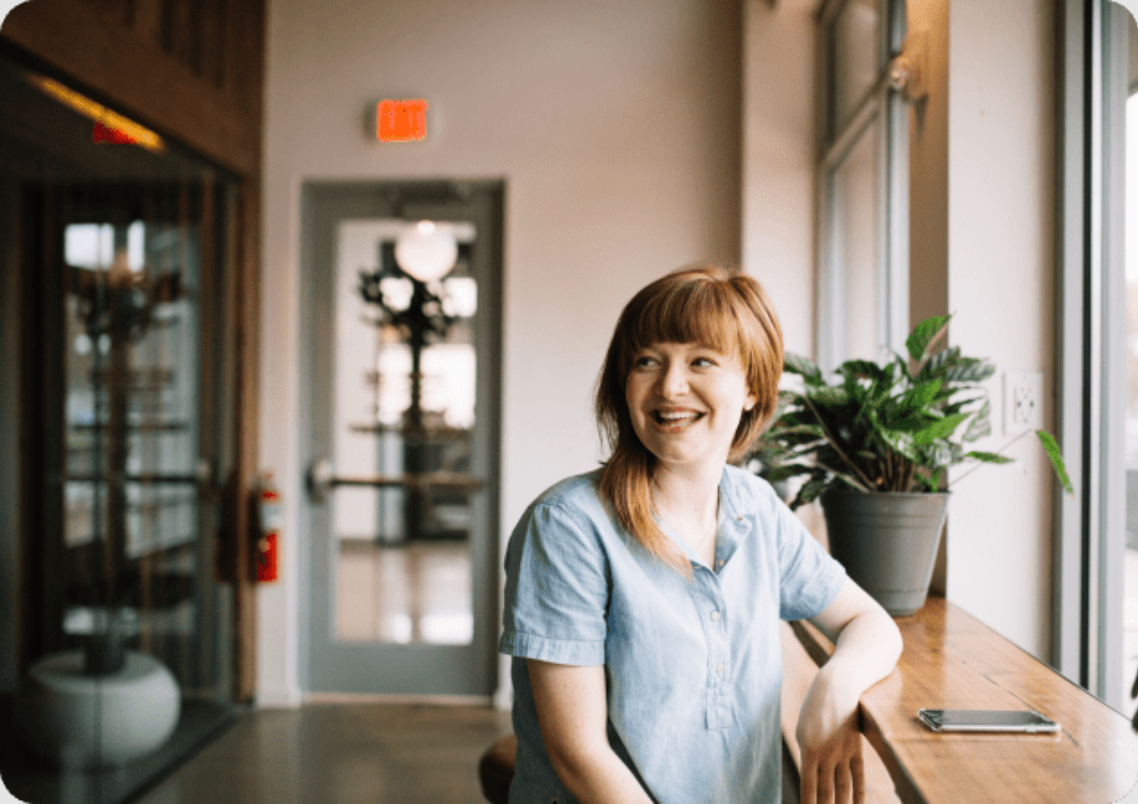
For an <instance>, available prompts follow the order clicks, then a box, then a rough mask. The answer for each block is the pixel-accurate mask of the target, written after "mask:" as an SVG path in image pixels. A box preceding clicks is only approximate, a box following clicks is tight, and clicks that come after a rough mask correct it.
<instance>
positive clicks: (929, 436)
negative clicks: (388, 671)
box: [913, 413, 971, 444]
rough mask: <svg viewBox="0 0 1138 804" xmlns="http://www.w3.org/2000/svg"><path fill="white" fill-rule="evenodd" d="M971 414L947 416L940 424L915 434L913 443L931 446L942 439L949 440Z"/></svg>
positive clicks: (936, 423) (934, 424)
mask: <svg viewBox="0 0 1138 804" xmlns="http://www.w3.org/2000/svg"><path fill="white" fill-rule="evenodd" d="M970 415H971V414H968V413H957V414H955V415H954V416H945V417H944V418H943V419H941V420H940V421H938V422H934V423H933V424H931V425H929V426H928V427H926V428H925V429H924V430H921V431H920V432H918V433H914V434H913V441H915V442H916V443H917V444H929V443H931V442H933V441H938V440H940V439H942V438H948V437H949V436H951V435H952V433H953V431H955V430H956V428H957V427H959V426H960V423H961V422H963V421H964V420H965V419H967V418H968V417H969V416H970Z"/></svg>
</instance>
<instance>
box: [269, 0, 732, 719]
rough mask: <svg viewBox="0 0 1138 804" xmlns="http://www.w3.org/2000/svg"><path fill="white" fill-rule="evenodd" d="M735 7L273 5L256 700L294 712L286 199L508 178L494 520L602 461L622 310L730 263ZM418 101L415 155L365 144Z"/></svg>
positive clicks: (628, 2) (296, 593)
mask: <svg viewBox="0 0 1138 804" xmlns="http://www.w3.org/2000/svg"><path fill="white" fill-rule="evenodd" d="M740 17H741V10H740V7H739V4H737V3H733V2H715V3H708V2H704V0H669V2H660V0H621V2H602V0H585V1H581V2H573V3H564V2H552V1H551V0H493V2H480V3H460V2H450V1H448V0H424V1H423V2H418V3H398V4H397V3H375V2H369V0H344V1H343V2H336V3H323V2H318V0H270V2H269V4H268V55H267V59H268V60H267V86H266V120H265V122H266V130H265V137H266V139H265V174H264V187H263V191H264V192H263V203H264V207H263V214H264V233H263V260H264V267H263V309H262V322H263V323H262V330H261V338H262V365H261V378H260V379H261V439H260V440H261V452H260V461H261V464H262V465H263V466H264V467H265V468H268V469H272V470H274V471H275V473H276V476H277V478H278V479H279V480H280V482H281V484H282V487H283V488H284V489H285V491H286V495H287V507H286V523H285V532H286V534H295V535H296V538H292V539H289V540H288V542H287V545H286V547H285V553H284V564H283V567H284V569H283V572H284V577H283V579H282V581H281V582H280V583H278V584H276V585H273V586H269V587H263V588H262V589H260V590H259V593H258V594H259V601H258V603H259V605H258V610H259V615H258V631H259V633H258V645H257V649H258V679H257V686H258V700H259V702H260V703H262V704H295V703H297V702H298V701H299V697H300V692H301V691H300V688H299V681H298V678H299V674H298V670H299V666H300V662H301V661H302V657H300V656H299V655H298V652H297V635H298V630H299V615H300V590H299V589H298V586H297V565H298V561H299V559H300V556H299V554H298V545H299V546H301V547H306V546H307V541H306V535H305V534H297V533H296V524H295V523H296V522H297V510H298V505H299V504H300V502H301V500H302V488H303V487H302V471H303V467H301V466H299V465H298V463H297V461H298V458H297V454H298V453H297V443H296V439H297V433H298V432H299V431H300V428H301V426H302V423H301V422H300V421H299V420H298V413H297V411H298V399H299V389H298V387H297V386H298V366H297V361H298V356H299V354H300V344H299V342H298V339H299V335H298V329H299V328H298V320H297V319H298V309H299V301H298V298H297V294H298V287H299V276H298V270H299V268H298V248H299V212H300V209H299V202H300V190H301V185H302V182H303V181H305V180H307V179H319V180H328V179H352V180H359V179H368V178H374V179H376V180H392V179H408V178H449V177H456V178H467V179H477V178H494V179H497V178H501V179H504V180H505V181H506V224H505V229H506V232H505V234H506V240H505V242H506V249H505V309H504V310H503V316H504V330H505V355H504V365H503V379H504V400H503V405H504V407H503V423H504V432H503V457H502V461H503V465H502V472H503V474H502V477H503V488H502V491H501V502H502V520H503V527H504V530H505V531H506V532H505V533H503V537H505V535H507V534H508V530H509V528H510V527H511V526H512V524H513V522H514V521H515V520H516V519H517V517H518V516H519V515H520V514H521V512H522V510H523V509H524V507H525V505H526V504H528V502H529V501H530V500H531V499H532V498H533V497H534V496H535V495H536V494H538V493H539V492H540V491H541V490H542V489H543V488H545V487H546V486H548V485H549V484H551V483H553V482H555V481H556V480H558V479H560V478H561V477H563V476H565V475H568V474H572V473H576V472H581V471H586V470H589V469H591V468H593V467H595V466H596V464H597V461H598V459H599V458H600V455H601V453H600V450H599V444H598V440H597V437H596V431H595V428H594V426H593V422H592V418H591V413H590V399H589V396H590V390H591V388H592V384H593V381H594V379H595V376H596V372H597V370H598V368H599V366H600V361H601V358H602V355H603V351H604V348H605V346H606V344H607V340H608V337H609V335H610V334H611V330H612V326H613V324H614V323H615V319H616V315H617V313H618V312H619V310H620V307H621V306H622V305H623V304H624V302H625V301H627V299H628V298H629V297H630V296H631V294H632V293H633V292H634V291H635V290H636V289H637V288H639V287H640V286H642V285H643V284H645V283H646V282H647V281H649V280H650V279H652V278H654V277H656V276H658V275H660V274H662V273H665V272H667V271H668V270H671V269H672V268H675V267H677V266H679V265H681V264H684V263H686V262H689V261H692V260H696V259H703V258H712V259H723V260H730V261H738V260H739V257H740V245H739V241H740V217H741V216H740V206H739V198H740V194H741V189H740V187H741V180H740V177H739V170H738V166H739V164H740V159H741V145H740V131H741V127H742V121H741V116H740V97H739V96H740V84H741V78H740V72H741V68H740V57H739V52H740V48H741V25H740ZM383 97H396V98H399V97H424V98H426V99H427V100H428V101H429V103H430V104H431V106H430V117H429V126H430V127H431V131H430V133H429V136H428V140H427V142H425V143H421V144H405V145H383V144H380V143H377V142H375V141H374V140H369V139H368V138H367V137H366V136H365V134H364V130H363V128H364V127H363V119H364V115H365V110H366V108H367V105H368V103H369V102H374V101H376V100H378V99H380V98H383Z"/></svg>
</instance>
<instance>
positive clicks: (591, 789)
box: [551, 745, 652, 804]
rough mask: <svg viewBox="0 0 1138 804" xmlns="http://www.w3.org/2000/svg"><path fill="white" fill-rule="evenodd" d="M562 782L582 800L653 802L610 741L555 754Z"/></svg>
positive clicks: (586, 802)
mask: <svg viewBox="0 0 1138 804" xmlns="http://www.w3.org/2000/svg"><path fill="white" fill-rule="evenodd" d="M551 759H553V767H554V769H555V770H556V771H557V776H558V778H559V779H561V783H562V784H563V785H565V787H566V788H567V789H568V790H569V792H570V793H572V794H573V796H574V797H575V798H576V799H577V800H578V801H580V802H581V804H610V802H611V804H625V802H629V803H630V804H651V802H652V799H651V798H649V796H648V794H647V793H645V792H644V788H643V787H641V785H640V782H639V781H637V779H636V777H635V776H634V775H633V774H632V771H630V770H629V769H628V766H627V765H625V764H624V762H622V761H621V759H620V757H618V756H617V755H616V753H615V752H614V751H613V750H612V748H611V747H610V746H608V745H605V746H600V747H598V748H597V749H595V750H590V751H586V752H578V753H577V754H576V755H574V756H572V757H560V758H553V757H551Z"/></svg>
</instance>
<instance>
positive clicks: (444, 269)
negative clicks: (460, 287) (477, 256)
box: [395, 221, 458, 283]
mask: <svg viewBox="0 0 1138 804" xmlns="http://www.w3.org/2000/svg"><path fill="white" fill-rule="evenodd" d="M395 261H396V262H398V263H399V267H400V268H402V269H403V270H404V271H405V272H406V273H407V274H408V275H409V276H411V277H413V278H415V279H417V280H419V281H420V282H423V283H427V282H432V281H434V280H436V279H441V278H442V277H444V276H446V275H447V274H448V273H449V272H450V270H451V269H452V268H454V264H455V263H456V262H457V261H458V242H457V241H456V240H455V239H454V236H453V235H451V234H450V233H449V232H444V231H443V230H442V229H440V228H439V227H438V226H436V225H435V223H434V221H419V223H417V224H415V225H414V226H408V227H407V228H405V229H404V230H403V231H402V232H401V233H400V234H399V237H398V238H396V240H395Z"/></svg>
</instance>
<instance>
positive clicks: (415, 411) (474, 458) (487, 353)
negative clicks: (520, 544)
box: [304, 184, 500, 695]
mask: <svg viewBox="0 0 1138 804" xmlns="http://www.w3.org/2000/svg"><path fill="white" fill-rule="evenodd" d="M498 197H499V196H498V194H497V192H496V191H495V188H493V187H484V186H478V185H475V186H470V185H464V186H463V187H459V188H454V187H451V186H450V185H437V184H432V185H416V184H400V185H380V186H372V187H368V188H360V187H352V186H347V187H336V186H311V187H309V188H308V192H307V194H306V217H305V223H306V238H307V239H308V240H309V250H308V255H309V258H310V259H309V262H308V263H307V265H306V266H305V284H306V287H307V288H308V290H307V291H306V293H305V296H306V298H307V299H308V303H309V305H310V307H309V315H307V316H305V318H306V320H309V321H311V322H313V327H312V328H311V329H310V331H309V334H308V335H306V336H305V339H304V342H305V343H306V344H307V345H308V347H309V352H308V356H307V360H306V382H305V387H306V388H308V389H309V398H308V404H309V406H310V407H309V416H310V419H309V420H310V421H312V423H313V427H312V431H311V439H310V442H309V455H308V458H309V467H310V471H309V500H310V505H309V522H310V528H308V533H309V535H310V539H311V550H312V552H311V569H312V572H313V574H312V577H311V585H310V589H311V596H310V603H311V616H310V617H308V618H306V620H307V622H308V624H309V629H308V638H309V640H310V647H309V648H308V650H307V651H306V653H307V655H308V656H310V657H311V660H310V665H309V668H308V671H309V678H308V682H307V688H308V689H309V690H311V691H314V692H367V693H388V694H449V695H489V694H491V693H492V691H493V689H492V687H493V676H494V661H493V657H494V651H493V648H494V645H493V630H494V628H493V626H494V623H495V622H496V620H495V614H496V608H495V606H494V597H493V593H494V589H493V583H492V579H493V577H494V574H493V571H492V570H493V562H494V561H496V556H497V549H496V547H497V525H496V519H497V515H496V498H497V494H496V488H497V483H496V466H495V464H496V458H495V456H496V454H497V430H498V424H497V410H498V398H499V395H498V389H497V376H498V369H497V366H498V360H499V349H498V345H497V344H498V335H497V329H498V324H497V320H498V301H497V298H498V291H497V285H498V279H497V276H498V272H497V266H498V264H499V257H498V253H499V252H498V247H497V245H496V244H497V242H498V237H499V233H498V227H499V225H500V224H499V223H498V221H499V220H500V218H499V217H498V216H499V212H498V205H499V201H498Z"/></svg>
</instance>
